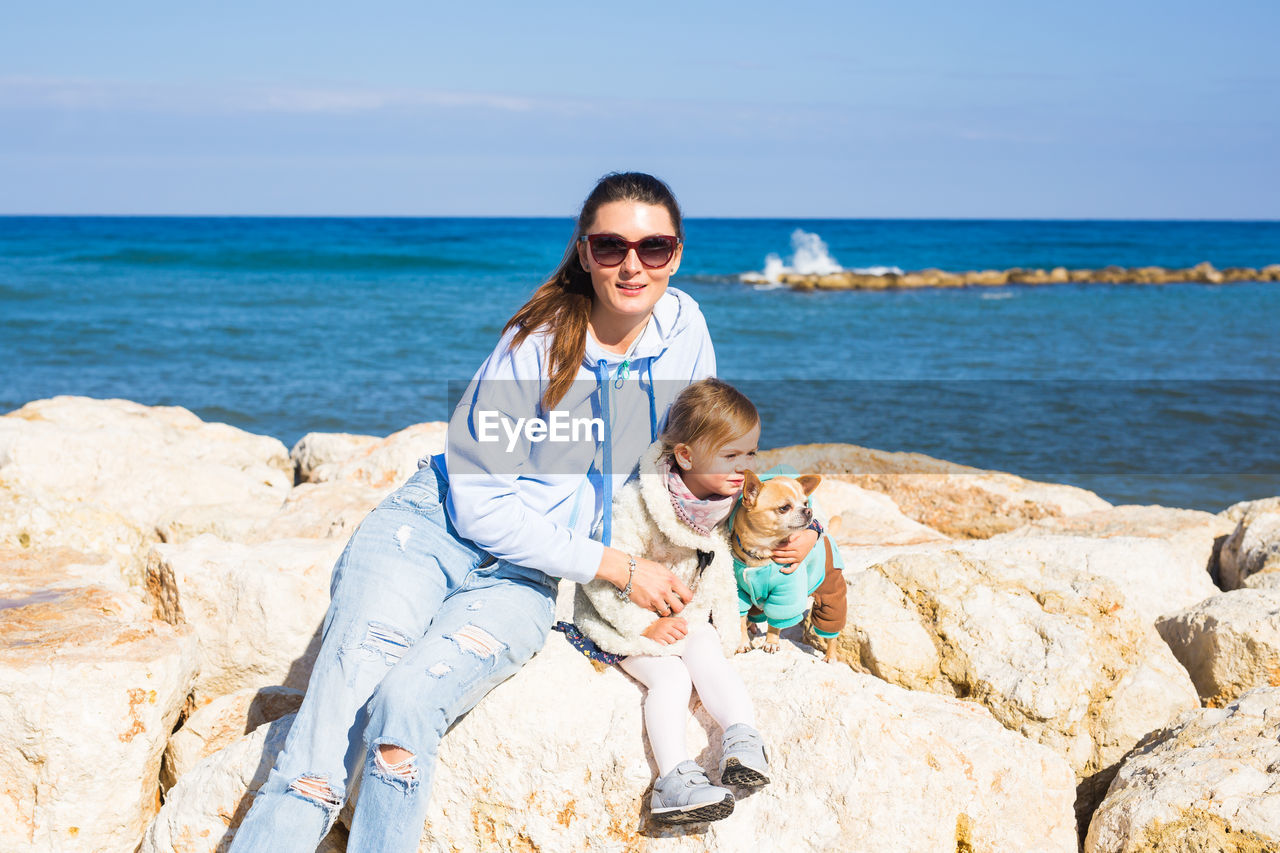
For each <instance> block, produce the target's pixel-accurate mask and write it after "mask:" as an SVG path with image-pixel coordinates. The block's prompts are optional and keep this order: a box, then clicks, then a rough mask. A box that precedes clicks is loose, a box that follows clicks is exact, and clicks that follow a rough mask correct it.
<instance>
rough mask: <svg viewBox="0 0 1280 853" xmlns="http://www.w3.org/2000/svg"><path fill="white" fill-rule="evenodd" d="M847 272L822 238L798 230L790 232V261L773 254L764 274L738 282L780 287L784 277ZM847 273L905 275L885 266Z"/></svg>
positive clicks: (746, 275)
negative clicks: (789, 274) (785, 275)
mask: <svg viewBox="0 0 1280 853" xmlns="http://www.w3.org/2000/svg"><path fill="white" fill-rule="evenodd" d="M845 271H846V270H845V268H844V267H842V266H840V264H839V262H838V261H836V259H835V258H834V257H832V256H831V251H830V250H829V249H828V248H827V244H826V242H825V241H824V240H823V239H822V238H821V237H819V236H818V235H817V234H814V233H813V232H811V231H805V230H804V229H803V228H797V229H796V230H795V231H792V232H791V257H790V258H788V259H787V260H786V261H783V260H782V256H781V255H779V254H777V253H776V252H770V253H769V254H768V255H767V256H765V259H764V270H763V272H748V273H743V274H742V275H741V276H739V278H740V279H741V280H742V281H746V282H752V283H756V284H766V283H767V284H777V283H778V282H780V281H781V280H782V276H783V275H784V274H785V273H797V274H799V275H830V274H831V273H837V272H845ZM848 271H849V272H854V273H859V274H861V275H885V274H887V273H898V274H899V275H901V273H902V269H901V268H900V267H884V266H876V267H857V268H854V269H852V270H848Z"/></svg>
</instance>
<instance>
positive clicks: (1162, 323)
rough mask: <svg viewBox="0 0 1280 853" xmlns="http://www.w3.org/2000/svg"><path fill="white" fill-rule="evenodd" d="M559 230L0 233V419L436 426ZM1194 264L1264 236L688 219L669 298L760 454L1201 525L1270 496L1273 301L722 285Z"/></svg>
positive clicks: (1029, 290)
mask: <svg viewBox="0 0 1280 853" xmlns="http://www.w3.org/2000/svg"><path fill="white" fill-rule="evenodd" d="M571 231H572V223H571V221H570V220H568V219H369V218H345V219H342V218H335V219H318V218H317V219H283V218H264V219H254V218H212V219H203V218H104V217H84V218H73V217H67V218H58V217H53V218H45V217H33V218H28V217H0V411H9V410H11V409H14V408H17V407H18V406H21V405H22V404H23V403H26V402H28V401H30V400H34V399H39V398H44V397H51V396H54V395H57V394H79V395H87V396H91V397H123V398H127V399H131V400H136V401H138V402H141V403H145V404H150V405H159V404H164V405H181V406H185V407H187V408H189V409H192V410H193V411H195V412H196V413H197V414H198V415H200V416H201V417H203V418H205V419H206V420H213V421H224V422H227V423H230V424H233V425H235V426H238V427H242V428H244V429H247V430H251V431H254V432H259V433H265V434H269V435H273V436H276V437H278V438H280V439H281V440H283V441H284V442H285V443H286V444H292V443H293V442H295V441H296V440H297V439H298V438H299V437H301V436H302V435H303V434H305V433H307V432H311V431H316V430H319V431H344V432H360V433H371V434H378V435H385V434H388V433H390V432H393V431H395V430H397V429H400V428H403V427H405V426H407V425H409V424H412V423H418V422H422V421H430V420H442V419H444V418H446V417H447V416H448V413H449V411H450V409H451V407H452V404H453V403H454V402H455V400H453V399H451V397H452V396H453V395H454V394H456V393H457V382H458V381H460V380H465V379H467V378H469V377H470V376H471V374H472V373H473V372H474V370H475V369H476V367H477V366H478V365H479V364H480V362H481V361H482V360H483V359H484V357H485V356H486V355H487V354H488V352H489V351H490V349H491V348H492V347H493V345H494V343H495V341H496V340H497V337H498V334H499V331H500V329H501V327H502V325H503V324H504V322H505V321H506V320H507V318H508V317H509V316H510V315H511V314H512V312H513V311H514V310H515V309H516V308H517V307H518V306H519V305H520V304H521V303H522V302H523V301H524V299H525V298H526V297H527V296H528V294H529V293H530V292H531V291H532V290H533V289H534V288H535V287H536V286H537V285H538V284H539V283H540V281H541V279H542V277H543V276H544V275H546V274H547V273H548V272H549V271H550V270H551V269H552V268H553V267H554V266H555V265H556V263H557V262H558V260H559V258H560V256H561V254H562V253H563V251H564V247H565V244H566V241H567V239H568V237H569V236H570V233H571ZM770 255H776V256H777V257H776V258H774V259H773V260H772V261H770V260H769V256H770ZM1201 261H1209V262H1211V263H1213V264H1214V265H1215V266H1218V267H1220V268H1222V267H1228V266H1249V267H1261V266H1264V265H1266V264H1272V263H1280V223H1275V222H1263V223H1250V222H1117V221H1101V222H1075V221H1072V222H1059V221H1044V222H1040V221H922V220H920V221H907V220H888V221H872V220H829V221H828V220H711V219H702V220H697V219H695V220H690V221H689V222H688V223H687V243H686V251H685V259H684V263H683V265H682V267H681V270H680V274H679V275H678V276H677V278H676V279H675V281H674V284H675V285H676V286H678V287H681V288H683V289H684V290H686V291H687V292H689V293H690V294H691V295H693V296H694V297H695V298H696V299H697V300H698V301H699V303H700V304H701V305H702V308H703V311H704V313H705V314H706V317H707V320H708V324H709V326H710V328H711V333H712V337H713V338H714V340H715V343H716V350H717V355H718V359H719V364H720V374H721V376H723V377H724V378H726V379H728V380H730V381H733V382H736V383H741V384H742V386H743V388H744V390H747V391H748V393H749V394H750V395H751V396H752V398H753V399H754V400H755V401H756V402H757V404H758V405H759V407H760V409H761V411H762V414H763V418H764V437H763V442H762V444H763V445H764V446H777V445H782V444H792V443H800V442H811V441H844V442H852V443H856V444H861V445H865V446H869V447H875V448H881V449H885V450H903V451H917V452H921V453H926V454H929V455H931V456H937V457H941V458H945V459H948V460H952V461H956V462H962V463H966V464H970V465H976V466H979V467H984V468H997V469H1001V470H1007V471H1011V472H1013V473H1016V474H1020V475H1022V476H1026V477H1031V478H1034V479H1040V480H1051V481H1055V482H1069V483H1075V484H1077V485H1081V486H1085V487H1087V488H1091V489H1094V490H1095V491H1097V492H1098V493H1099V494H1101V495H1102V496H1103V497H1105V498H1107V499H1108V500H1111V501H1113V502H1117V503H1161V504H1166V505H1170V506H1185V507H1194V508H1199V509H1208V510H1213V511H1217V510H1219V509H1222V508H1224V507H1225V506H1227V505H1229V504H1231V503H1233V502H1235V501H1238V500H1244V499H1249V498H1256V497H1263V496H1267V495H1274V494H1280V453H1277V451H1276V441H1275V439H1274V434H1275V428H1276V426H1277V424H1280V393H1277V392H1280V384H1278V380H1280V339H1278V335H1277V329H1278V328H1280V323H1278V322H1277V319H1278V318H1280V283H1249V282H1246V283H1239V284H1229V285H1216V286H1215V285H1201V284H1176V285H1163V286H1143V285H1091V284H1072V285H1053V286H1040V287H1035V286H1011V287H999V288H971V289H959V290H913V291H889V292H806V293H801V292H792V291H790V290H787V289H784V288H778V287H776V286H771V285H768V284H763V285H760V284H756V285H752V284H747V283H744V282H743V276H744V275H745V274H750V273H761V272H764V271H765V270H766V268H767V267H768V268H775V269H776V268H778V267H779V266H781V267H792V268H795V269H800V270H803V269H808V268H822V269H827V268H835V267H840V268H845V269H867V268H877V267H888V268H894V267H896V268H900V269H905V270H914V269H922V268H926V267H938V268H941V269H946V270H969V269H1005V268H1010V267H1043V268H1049V267H1054V266H1059V265H1061V266H1066V267H1069V268H1081V267H1086V268H1099V267H1103V266H1106V265H1109V264H1117V265H1121V266H1144V265H1161V266H1170V267H1185V266H1191V265H1194V264H1196V263H1199V262H1201ZM814 264H817V266H816V267H815V266H813V265H814ZM451 382H452V383H453V384H452V385H451V384H450V383H451Z"/></svg>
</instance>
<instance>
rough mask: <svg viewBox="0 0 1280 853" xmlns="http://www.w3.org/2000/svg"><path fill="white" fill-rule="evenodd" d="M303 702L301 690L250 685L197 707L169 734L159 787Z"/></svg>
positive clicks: (168, 784)
mask: <svg viewBox="0 0 1280 853" xmlns="http://www.w3.org/2000/svg"><path fill="white" fill-rule="evenodd" d="M301 704H302V691H301V690H294V689H293V688H291V687H264V688H262V689H261V690H259V689H255V688H252V687H250V688H248V689H247V690H237V691H236V692H235V693H230V694H228V695H226V696H219V697H218V698H217V699H214V700H213V701H212V702H210V703H209V704H208V705H205V706H204V707H202V708H199V709H197V710H196V712H195V713H193V714H192V715H191V716H190V717H188V718H187V719H186V721H185V722H184V723H183V724H182V728H180V729H178V730H177V731H176V732H174V733H173V737H171V738H169V744H168V746H166V747H165V750H164V763H163V764H162V765H161V767H160V789H161V790H162V791H168V790H169V789H170V788H172V787H173V786H174V784H175V783H176V782H177V781H178V780H179V779H181V778H182V777H183V776H184V775H186V773H187V771H189V770H190V769H191V768H192V767H194V766H195V765H196V764H198V763H200V762H201V761H202V760H204V759H205V758H208V757H209V756H210V755H213V754H214V753H215V752H217V751H218V750H220V749H222V747H224V746H227V745H228V744H230V743H232V742H233V741H237V740H239V739H240V738H242V737H244V736H245V735H246V734H249V733H250V732H252V731H254V730H255V729H257V728H258V727H259V726H261V725H263V724H265V723H270V722H273V721H275V720H278V719H280V718H281V717H285V716H288V715H289V714H292V713H294V712H296V711H297V710H298V706H299V705H301Z"/></svg>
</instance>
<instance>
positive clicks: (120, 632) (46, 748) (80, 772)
mask: <svg viewBox="0 0 1280 853" xmlns="http://www.w3.org/2000/svg"><path fill="white" fill-rule="evenodd" d="M4 597H5V600H4V602H3V609H0V732H3V737H2V738H0V779H3V783H0V850H5V851H15V853H18V851H37V850H110V851H117V850H118V851H131V850H133V849H134V848H135V847H136V845H137V843H138V841H139V839H140V838H141V837H142V833H143V831H144V830H145V829H146V827H147V824H148V823H149V822H150V820H151V818H152V817H153V816H154V815H155V813H156V809H157V808H158V806H159V786H158V782H157V777H158V774H159V770H160V756H161V753H162V752H163V750H164V746H165V741H166V740H167V739H168V737H169V733H170V732H171V731H172V730H173V726H174V723H176V722H177V719H178V715H179V713H180V712H181V710H182V707H183V703H184V701H185V699H186V697H187V692H188V690H189V689H190V686H191V682H192V679H193V678H194V676H195V669H196V647H195V637H194V636H193V635H192V634H191V632H190V630H189V629H187V628H185V627H179V628H174V627H172V626H169V625H165V624H163V623H160V622H156V621H154V620H152V619H150V618H148V615H147V613H146V612H145V609H144V608H143V607H142V606H141V605H140V604H139V603H138V602H137V601H136V599H135V598H134V597H133V596H132V595H126V594H122V593H121V592H119V591H117V590H111V589H107V588H104V587H100V586H75V585H74V577H72V576H69V575H64V576H63V577H61V578H54V579H51V583H48V584H45V585H41V586H37V587H27V588H26V589H25V590H24V589H22V588H21V586H20V584H18V583H17V582H15V581H14V580H13V579H12V578H9V579H7V582H6V587H5V592H4Z"/></svg>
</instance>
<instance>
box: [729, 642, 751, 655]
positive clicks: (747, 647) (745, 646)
mask: <svg viewBox="0 0 1280 853" xmlns="http://www.w3.org/2000/svg"><path fill="white" fill-rule="evenodd" d="M754 648H755V646H754V645H752V643H751V641H750V640H744V641H743V642H741V643H739V644H738V648H737V650H736V651H735V652H734V654H739V655H740V654H744V653H746V652H749V651H751V650H752V649H754Z"/></svg>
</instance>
